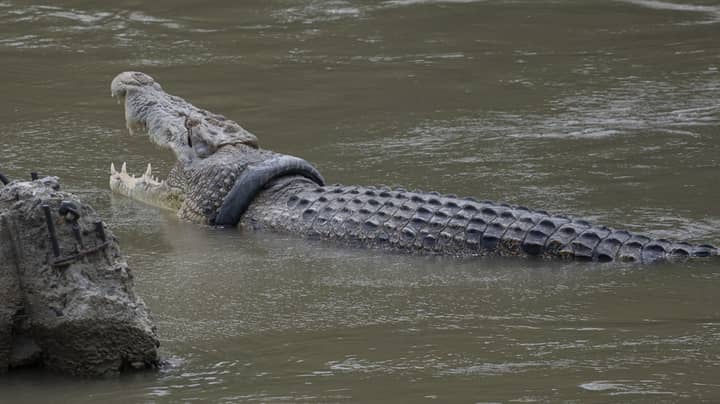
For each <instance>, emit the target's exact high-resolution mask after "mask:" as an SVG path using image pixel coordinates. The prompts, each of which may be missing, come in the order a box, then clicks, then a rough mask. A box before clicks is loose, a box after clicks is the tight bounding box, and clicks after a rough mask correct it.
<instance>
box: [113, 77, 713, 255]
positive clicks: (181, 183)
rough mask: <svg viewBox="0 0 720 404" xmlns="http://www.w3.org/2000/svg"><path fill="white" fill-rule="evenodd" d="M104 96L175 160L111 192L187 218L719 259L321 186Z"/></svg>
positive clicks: (348, 237)
mask: <svg viewBox="0 0 720 404" xmlns="http://www.w3.org/2000/svg"><path fill="white" fill-rule="evenodd" d="M111 93H112V95H113V96H114V97H118V98H119V101H123V102H124V104H125V117H126V122H127V127H128V130H129V131H130V132H131V133H135V132H138V131H142V132H147V133H148V135H149V136H150V139H151V140H152V141H153V142H155V143H157V144H158V145H160V146H163V147H166V148H170V149H171V150H173V151H174V152H175V155H176V157H177V160H178V161H177V164H176V165H175V166H174V167H173V168H172V170H171V172H170V174H169V175H168V178H167V180H164V181H159V180H157V179H156V178H155V177H153V175H152V171H151V168H150V165H148V169H147V171H146V172H145V174H143V175H142V176H140V177H137V178H136V177H133V176H131V175H129V174H127V171H126V168H125V165H124V164H123V167H122V169H121V170H120V171H119V172H118V171H116V170H115V168H114V166H113V167H111V176H110V186H111V188H112V190H113V191H115V192H118V193H121V194H124V195H126V196H130V197H133V198H135V199H139V200H141V201H144V202H146V203H150V204H153V205H157V206H161V207H164V208H170V209H174V210H177V211H178V215H179V216H180V217H181V218H183V219H187V220H190V221H193V222H197V223H201V224H208V225H225V226H234V225H237V224H239V225H241V226H246V227H250V228H254V229H267V230H271V231H279V232H286V233H294V234H298V235H303V236H312V237H319V238H323V239H328V240H335V241H341V242H348V243H357V244H361V245H365V246H371V247H383V248H389V249H396V250H405V251H410V252H421V253H429V254H443V255H454V256H485V255H495V256H497V255H504V256H533V257H543V258H573V259H582V260H591V261H600V262H607V261H614V260H620V261H631V262H638V263H648V262H654V261H661V260H670V259H675V258H678V259H682V258H686V257H709V256H716V255H718V254H719V251H718V248H716V247H714V246H711V245H693V244H689V243H684V242H673V241H669V240H665V239H652V238H649V237H646V236H643V235H639V234H632V233H630V232H627V231H623V230H615V229H611V228H608V227H604V226H596V225H592V224H590V223H588V222H587V221H584V220H577V219H572V218H569V217H566V216H561V215H553V214H549V213H547V212H545V211H542V210H531V209H527V208H525V207H521V206H511V205H507V204H498V203H494V202H491V201H477V200H475V199H473V198H459V197H457V196H455V195H441V194H438V193H435V192H421V191H407V190H405V189H400V188H396V189H391V188H388V187H372V186H345V185H331V186H326V185H325V184H324V180H323V178H322V176H321V175H320V174H319V173H318V172H317V171H316V170H315V169H314V168H313V167H312V166H311V165H310V164H308V163H307V162H305V161H304V160H301V159H298V158H296V157H292V156H286V155H282V154H278V153H275V152H272V151H268V150H263V149H260V148H258V145H257V138H256V137H255V136H254V135H252V134H251V133H249V132H247V131H246V130H244V129H243V128H241V127H240V126H239V125H238V124H237V123H235V122H233V121H230V120H228V119H226V118H224V117H222V116H220V115H216V114H213V113H211V112H208V111H205V110H202V109H199V108H196V107H194V106H193V105H191V104H190V103H188V102H186V101H184V100H183V99H181V98H179V97H176V96H172V95H169V94H167V93H166V92H165V91H163V89H162V88H161V86H160V85H159V84H158V83H157V82H155V81H154V80H153V79H152V78H151V77H150V76H148V75H146V74H143V73H140V72H124V73H121V74H119V75H118V76H117V77H115V79H114V80H113V81H112V84H111Z"/></svg>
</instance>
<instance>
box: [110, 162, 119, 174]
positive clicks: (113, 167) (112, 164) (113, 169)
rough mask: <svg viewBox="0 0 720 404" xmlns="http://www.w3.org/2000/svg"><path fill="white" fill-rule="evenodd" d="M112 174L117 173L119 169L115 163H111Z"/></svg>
mask: <svg viewBox="0 0 720 404" xmlns="http://www.w3.org/2000/svg"><path fill="white" fill-rule="evenodd" d="M110 174H117V170H115V164H114V163H110Z"/></svg>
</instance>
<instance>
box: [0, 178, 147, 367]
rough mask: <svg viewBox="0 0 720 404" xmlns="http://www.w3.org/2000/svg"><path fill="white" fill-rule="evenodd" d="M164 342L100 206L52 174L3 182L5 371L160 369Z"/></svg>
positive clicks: (0, 290)
mask: <svg viewBox="0 0 720 404" xmlns="http://www.w3.org/2000/svg"><path fill="white" fill-rule="evenodd" d="M2 180H3V182H7V178H2ZM158 345H159V343H158V338H157V336H156V333H155V327H154V325H153V323H152V321H151V318H150V316H149V313H148V310H147V308H146V307H145V304H144V303H143V301H142V299H140V297H139V296H137V295H136V294H135V291H134V285H133V277H132V273H131V272H130V269H129V268H128V266H127V263H126V262H125V260H124V259H123V257H122V255H121V253H120V250H119V247H118V244H117V240H116V239H115V236H114V235H113V234H112V232H110V231H109V230H108V229H107V228H106V227H105V224H104V223H103V222H102V221H101V220H100V218H99V217H98V215H97V214H96V213H95V211H94V210H93V209H92V208H91V207H90V206H88V205H87V204H85V203H83V202H82V201H81V200H79V199H78V198H77V197H76V196H74V195H72V194H69V193H66V192H61V191H60V186H59V183H58V180H57V178H54V177H46V178H42V179H36V180H34V181H25V182H17V181H16V182H9V183H7V184H5V185H4V186H3V184H2V183H0V373H5V372H7V371H8V370H12V369H15V368H20V367H30V366H32V367H44V368H48V369H51V370H53V371H58V372H62V373H67V374H73V375H80V376H106V375H113V374H117V373H119V372H122V371H124V370H131V369H145V368H154V367H156V366H157V363H158V353H157V347H158Z"/></svg>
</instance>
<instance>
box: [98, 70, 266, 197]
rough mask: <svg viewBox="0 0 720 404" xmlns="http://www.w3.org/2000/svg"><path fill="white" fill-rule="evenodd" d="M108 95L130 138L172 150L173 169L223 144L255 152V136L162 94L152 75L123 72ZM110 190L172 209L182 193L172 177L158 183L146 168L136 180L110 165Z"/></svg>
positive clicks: (201, 158)
mask: <svg viewBox="0 0 720 404" xmlns="http://www.w3.org/2000/svg"><path fill="white" fill-rule="evenodd" d="M110 93H111V95H112V96H113V97H115V98H117V99H118V103H120V102H122V103H124V105H125V121H126V125H127V128H128V131H129V132H130V134H137V133H144V134H147V135H148V136H149V137H150V140H151V141H152V142H153V143H155V144H157V145H158V146H160V147H162V148H167V149H170V150H172V151H173V153H174V154H175V156H176V157H177V160H178V165H180V166H189V165H193V164H199V163H201V162H202V161H203V160H205V159H208V158H209V157H211V156H213V154H215V153H216V152H217V151H218V150H219V149H220V148H222V147H223V146H227V145H240V144H242V145H247V146H250V147H253V148H257V147H258V144H257V138H256V137H255V135H253V134H251V133H250V132H248V131H246V130H245V129H243V128H242V127H241V126H240V125H238V124H237V123H236V122H234V121H231V120H229V119H226V118H225V117H223V116H222V115H218V114H214V113H212V112H209V111H206V110H203V109H199V108H196V107H195V106H193V105H192V104H190V103H188V102H186V101H185V100H183V99H182V98H180V97H176V96H173V95H170V94H168V93H166V92H165V91H164V90H163V89H162V87H161V86H160V84H159V83H157V82H156V81H155V80H154V79H153V78H152V77H150V76H148V75H147V74H144V73H141V72H123V73H120V74H118V75H117V76H116V77H115V78H114V79H113V81H112V83H111V84H110ZM110 188H111V189H112V190H113V191H114V192H117V193H120V194H123V195H126V196H129V197H131V198H134V199H139V200H141V201H143V202H146V203H149V204H152V205H156V206H160V207H165V208H170V209H174V210H177V209H179V208H180V206H181V205H182V203H183V198H184V192H183V191H184V190H182V189H180V188H178V186H177V184H174V183H173V181H172V179H171V178H169V179H168V180H167V181H165V180H162V181H160V180H158V179H157V178H155V177H154V176H153V175H152V170H151V166H150V164H148V168H147V170H146V171H145V173H144V174H143V175H141V176H139V177H135V176H132V175H130V174H128V173H127V170H126V169H125V164H123V166H122V169H121V170H120V171H117V170H115V167H114V166H113V165H111V169H110Z"/></svg>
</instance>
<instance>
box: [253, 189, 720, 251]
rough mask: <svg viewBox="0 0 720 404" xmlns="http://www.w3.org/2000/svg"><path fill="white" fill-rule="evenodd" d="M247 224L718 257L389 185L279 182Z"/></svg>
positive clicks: (394, 244) (470, 243)
mask: <svg viewBox="0 0 720 404" xmlns="http://www.w3.org/2000/svg"><path fill="white" fill-rule="evenodd" d="M241 223H242V225H244V226H248V227H253V228H256V229H266V230H271V231H279V232H285V233H292V234H301V235H304V236H310V237H317V238H321V239H327V240H336V241H343V242H347V243H351V244H360V245H363V246H368V247H385V248H391V249H396V250H404V251H409V252H418V253H430V254H442V255H455V256H485V255H487V256H540V257H545V258H574V259H582V260H592V261H600V262H607V261H613V260H620V261H630V262H638V263H649V262H654V261H658V260H667V259H673V258H684V257H688V256H699V257H703V256H710V255H716V254H717V250H716V249H715V248H714V247H712V246H707V245H701V246H697V245H695V246H694V245H691V244H688V243H673V242H670V241H668V240H663V239H650V238H648V237H645V236H642V235H636V234H631V233H629V232H626V231H619V230H613V229H610V228H607V227H602V226H593V225H591V224H590V223H588V222H586V221H584V220H571V219H569V218H567V217H565V216H557V215H551V214H548V213H547V212H544V211H538V210H530V209H527V208H524V207H519V206H509V205H505V204H496V203H493V202H490V201H476V200H474V199H472V198H458V197H456V196H454V195H440V194H438V193H434V192H422V191H407V190H405V189H390V188H388V187H365V186H343V185H332V186H323V187H319V186H317V185H315V184H314V183H312V182H310V181H308V180H305V179H299V178H298V179H293V180H292V181H281V182H279V183H278V184H275V185H274V186H272V187H270V188H269V189H268V190H266V191H264V192H263V193H261V194H260V195H259V196H258V198H257V199H256V200H255V201H254V203H253V204H252V205H251V206H250V208H249V209H248V211H247V212H246V213H245V216H244V217H243V220H242V222H241Z"/></svg>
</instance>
